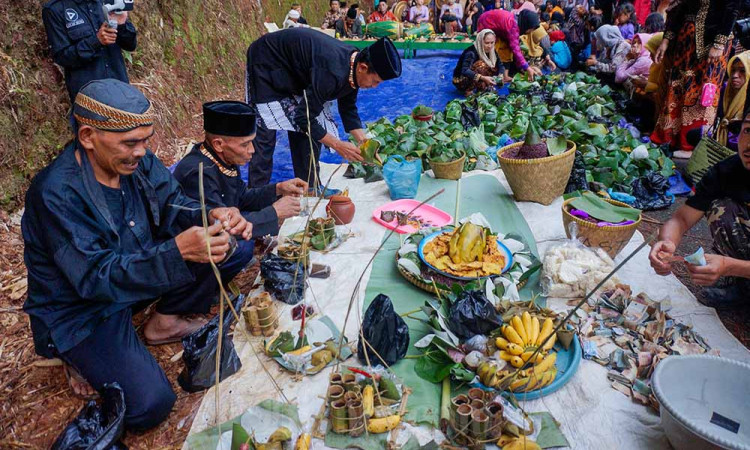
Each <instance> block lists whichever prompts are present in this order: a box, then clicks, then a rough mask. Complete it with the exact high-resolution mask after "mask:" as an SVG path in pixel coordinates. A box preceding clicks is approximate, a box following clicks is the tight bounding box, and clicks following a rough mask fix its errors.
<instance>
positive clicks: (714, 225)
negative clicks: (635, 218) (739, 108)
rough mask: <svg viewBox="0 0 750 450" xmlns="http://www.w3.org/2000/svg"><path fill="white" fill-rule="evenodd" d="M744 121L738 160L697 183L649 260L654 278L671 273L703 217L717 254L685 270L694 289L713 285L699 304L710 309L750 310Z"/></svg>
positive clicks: (749, 129)
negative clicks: (681, 247)
mask: <svg viewBox="0 0 750 450" xmlns="http://www.w3.org/2000/svg"><path fill="white" fill-rule="evenodd" d="M744 117H745V118H744V121H743V122H742V129H741V131H740V136H739V139H738V141H737V147H738V154H737V155H734V156H732V157H730V158H729V159H726V160H724V161H722V162H720V163H718V164H716V165H715V166H714V167H712V168H711V169H710V170H709V171H708V173H707V174H706V175H705V176H704V177H703V178H702V179H701V181H700V183H698V186H697V188H696V191H695V195H694V196H693V197H690V198H689V199H688V200H687V202H685V205H684V206H682V207H681V208H680V209H678V210H677V211H676V212H675V214H674V216H672V218H670V219H669V220H668V221H667V223H665V224H664V226H663V227H662V229H661V232H660V233H659V242H657V243H656V244H654V247H653V248H652V249H651V254H650V256H649V257H650V259H651V266H652V267H653V268H654V270H656V273H658V274H659V275H668V274H669V273H671V272H672V259H673V256H674V253H675V250H676V249H677V247H678V246H679V245H680V241H681V240H682V237H683V236H684V235H685V233H687V232H688V231H689V230H690V229H691V228H693V226H694V225H695V224H696V223H698V221H699V220H701V218H702V217H703V216H706V219H707V220H708V226H709V228H710V230H711V235H713V238H714V246H713V250H714V252H715V253H714V254H707V255H706V263H707V264H706V265H705V266H696V265H692V264H688V265H687V267H688V270H689V271H690V276H691V277H692V278H693V281H694V282H695V283H696V284H698V285H701V286H713V285H716V287H708V288H706V289H704V291H703V299H702V300H701V302H702V303H703V304H705V305H706V306H711V307H714V308H732V307H743V308H747V307H750V108H745V113H744Z"/></svg>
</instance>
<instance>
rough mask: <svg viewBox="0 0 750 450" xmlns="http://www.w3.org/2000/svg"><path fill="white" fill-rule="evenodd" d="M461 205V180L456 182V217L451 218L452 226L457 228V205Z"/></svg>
mask: <svg viewBox="0 0 750 450" xmlns="http://www.w3.org/2000/svg"><path fill="white" fill-rule="evenodd" d="M460 204H461V179H460V178H459V179H458V180H456V216H455V217H454V218H453V226H455V227H456V228H458V215H459V214H460V213H459V209H458V208H459V205H460Z"/></svg>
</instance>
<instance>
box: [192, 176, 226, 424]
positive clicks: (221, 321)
mask: <svg viewBox="0 0 750 450" xmlns="http://www.w3.org/2000/svg"><path fill="white" fill-rule="evenodd" d="M198 192H199V193H200V201H201V219H202V221H203V234H204V236H205V239H206V251H207V252H208V258H209V261H211V267H212V268H213V270H214V274H216V272H218V269H217V268H216V265H215V264H214V263H213V260H211V244H210V236H209V235H208V214H207V213H206V195H205V192H204V190H203V163H200V164H199V165H198ZM218 278H219V286H220V287H221V292H220V294H219V336H218V341H217V344H216V358H215V359H216V364H215V370H216V372H215V377H216V378H215V380H216V385H215V389H214V391H215V394H216V398H215V406H216V413H215V414H214V421H215V423H216V424H217V425H218V423H219V406H220V397H221V395H220V393H219V382H220V381H221V376H220V374H221V344H222V342H221V341H222V339H221V338H222V335H223V334H224V296H225V295H226V293H225V292H224V289H223V286H222V284H221V278H220V277H218Z"/></svg>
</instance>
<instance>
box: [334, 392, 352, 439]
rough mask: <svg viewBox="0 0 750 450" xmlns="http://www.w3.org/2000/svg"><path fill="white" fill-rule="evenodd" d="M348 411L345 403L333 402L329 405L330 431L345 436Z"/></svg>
mask: <svg viewBox="0 0 750 450" xmlns="http://www.w3.org/2000/svg"><path fill="white" fill-rule="evenodd" d="M348 422H349V420H348V411H347V408H346V402H344V401H343V400H338V401H335V402H333V403H332V404H331V429H332V430H333V432H334V433H337V434H346V433H347V432H348V431H349V424H348Z"/></svg>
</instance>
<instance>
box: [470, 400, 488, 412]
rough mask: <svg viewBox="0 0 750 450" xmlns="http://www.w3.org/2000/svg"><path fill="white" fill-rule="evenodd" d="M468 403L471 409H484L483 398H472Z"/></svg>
mask: <svg viewBox="0 0 750 450" xmlns="http://www.w3.org/2000/svg"><path fill="white" fill-rule="evenodd" d="M469 405H470V406H471V409H472V411H484V406H485V405H484V401H483V400H472V401H471V402H470V403H469Z"/></svg>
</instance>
